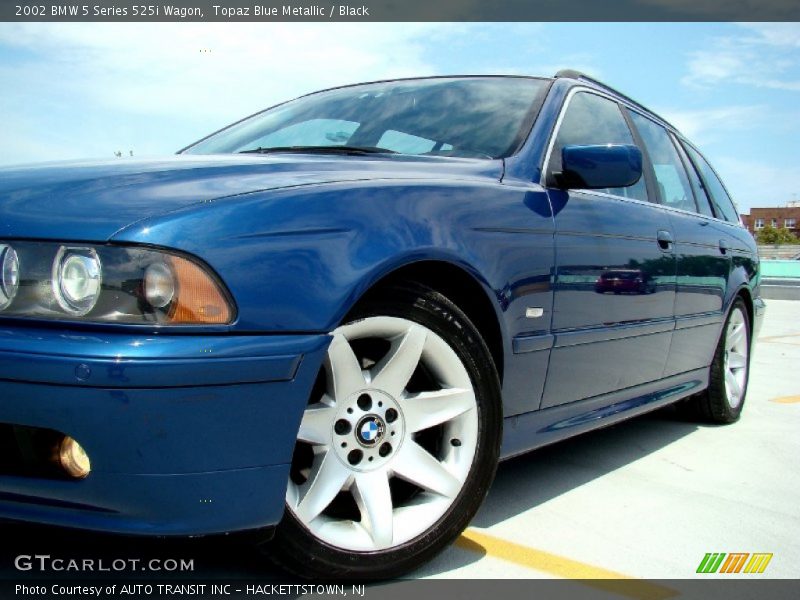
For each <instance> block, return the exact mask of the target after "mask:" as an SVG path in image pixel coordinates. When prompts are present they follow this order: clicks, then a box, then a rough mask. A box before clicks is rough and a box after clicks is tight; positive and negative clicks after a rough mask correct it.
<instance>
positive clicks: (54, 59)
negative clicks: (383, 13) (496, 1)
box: [0, 23, 471, 162]
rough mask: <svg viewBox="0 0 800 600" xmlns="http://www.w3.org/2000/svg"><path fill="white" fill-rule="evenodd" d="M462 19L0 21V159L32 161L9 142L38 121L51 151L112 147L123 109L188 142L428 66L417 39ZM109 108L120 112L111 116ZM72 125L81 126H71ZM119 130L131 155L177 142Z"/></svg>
mask: <svg viewBox="0 0 800 600" xmlns="http://www.w3.org/2000/svg"><path fill="white" fill-rule="evenodd" d="M470 27H471V26H470V25H464V24H437V23H427V24H426V23H419V24H417V23H411V24H408V23H389V24H377V23H367V24H356V23H339V24H336V25H335V26H331V25H330V24H328V23H309V24H305V23H236V24H230V23H199V24H191V23H157V24H129V23H106V24H103V25H102V26H98V25H97V24H94V23H70V24H58V23H36V24H30V23H25V24H10V23H5V24H0V48H5V52H6V56H9V57H10V59H9V60H5V59H4V60H3V62H2V63H1V64H0V88H2V89H3V94H2V95H0V131H4V133H3V134H2V137H3V138H4V139H5V140H6V143H5V144H3V145H5V146H6V149H2V148H0V161H4V162H9V161H11V162H20V160H37V159H40V157H41V155H40V154H34V155H30V156H29V152H26V151H25V150H24V148H23V145H22V143H20V144H17V140H21V139H27V140H31V139H37V138H39V139H41V137H42V134H43V133H47V134H48V137H49V131H47V128H46V127H45V126H44V124H45V123H48V121H51V122H52V125H53V127H50V130H51V131H52V130H53V129H56V128H57V129H58V131H57V132H55V135H62V134H63V135H64V136H69V135H70V134H71V137H70V139H68V140H67V141H68V142H69V144H67V145H66V146H60V148H61V150H59V151H56V152H54V154H53V156H60V155H61V154H64V153H66V154H67V155H68V156H85V155H95V154H96V153H97V151H98V150H99V149H101V148H102V153H103V154H108V153H109V152H110V150H111V149H112V148H114V147H115V146H113V143H114V142H112V141H109V140H108V139H107V138H108V137H109V136H108V132H107V131H105V129H108V130H114V129H116V130H117V131H120V130H125V129H126V127H127V126H126V123H125V119H126V117H127V120H128V121H129V122H133V121H134V120H136V121H138V122H140V123H141V122H142V117H144V118H145V119H146V118H149V117H151V118H152V119H153V122H156V121H158V122H167V123H173V124H174V128H173V127H171V128H170V129H174V130H175V131H178V130H180V131H187V132H191V133H186V136H188V137H186V138H185V139H184V138H181V142H185V143H189V142H191V141H193V140H194V139H197V137H199V136H200V135H203V134H206V133H209V132H211V131H213V130H215V129H217V128H219V127H221V126H223V125H226V124H227V123H230V122H231V121H233V120H236V119H238V118H241V117H243V116H246V115H248V114H251V113H253V112H255V111H257V110H260V109H263V108H266V107H267V106H270V105H272V104H275V103H276V102H280V101H283V100H287V99H289V98H292V97H294V96H297V95H300V94H303V93H307V92H311V91H314V90H317V89H321V88H325V87H330V86H335V85H341V84H346V83H354V82H358V81H366V80H371V79H384V78H394V77H403V76H412V75H428V74H436V73H435V68H434V67H433V66H432V65H431V64H429V63H428V62H427V61H426V59H425V55H424V54H425V48H426V42H427V41H428V40H429V39H430V38H435V39H438V40H442V39H445V40H446V39H448V37H452V38H456V39H457V38H458V37H460V36H463V35H465V33H466V32H467V31H468V30H469V29H470ZM9 50H11V51H9ZM34 111H36V112H34ZM116 117H119V121H113V122H109V119H115V118H116ZM132 117H133V118H132ZM59 119H60V120H59ZM17 120H20V122H17ZM65 120H68V121H70V122H65ZM4 121H6V122H4ZM26 123H27V124H28V125H29V127H27V128H26ZM79 124H80V125H81V127H82V129H81V131H80V132H79V134H78V135H75V131H74V130H75V129H76V128H78V125H79ZM12 125H13V128H14V130H15V131H16V133H17V134H18V135H15V141H14V148H13V150H12V149H8V148H7V143H8V140H9V135H10V134H11V128H12ZM70 129H72V131H70ZM43 130H44V131H43ZM67 131H69V132H70V133H69V134H67V133H66V132H67ZM128 133H130V135H129V136H128V137H126V139H125V142H124V143H128V141H129V145H133V146H135V147H136V149H137V151H138V152H137V153H138V154H142V153H143V152H157V153H162V152H164V151H171V150H175V149H176V148H177V146H176V147H171V146H167V147H163V146H162V145H160V144H163V143H164V141H163V140H164V139H167V138H168V137H169V136H168V135H162V136H160V137H161V138H162V140H161V141H160V142H158V141H155V140H152V139H146V138H145V136H144V133H143V132H141V131H139V132H137V131H131V132H128ZM164 133H165V134H167V133H169V132H164ZM20 136H21V137H20ZM173 138H174V135H173ZM59 142H61V140H59ZM172 142H173V143H174V139H173V140H172ZM167 143H169V142H167ZM108 144H111V146H108ZM179 144H180V142H179ZM35 145H36V144H34V146H35ZM124 147H128V146H127V145H126V146H124ZM63 148H68V149H67V150H64V149H63ZM12 152H13V156H10V154H11V153H12Z"/></svg>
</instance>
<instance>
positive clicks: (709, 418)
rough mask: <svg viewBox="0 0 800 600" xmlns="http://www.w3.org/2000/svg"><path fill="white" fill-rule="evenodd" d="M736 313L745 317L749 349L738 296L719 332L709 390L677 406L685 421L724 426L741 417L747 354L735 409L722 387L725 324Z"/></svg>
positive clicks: (742, 305) (743, 308) (747, 374)
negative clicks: (741, 387)
mask: <svg viewBox="0 0 800 600" xmlns="http://www.w3.org/2000/svg"><path fill="white" fill-rule="evenodd" d="M736 312H739V313H740V314H741V315H742V316H743V317H744V323H745V330H746V335H747V347H748V348H750V347H751V339H750V336H751V324H750V317H749V313H748V311H747V306H746V305H745V303H744V300H742V298H741V297H739V298H737V299H736V300H735V301H734V303H733V305H732V306H731V309H730V311H729V312H728V316H727V318H726V319H725V324H724V325H723V327H722V333H721V334H720V337H719V342H718V343H717V349H716V351H715V352H714V360H713V362H712V363H711V373H710V376H709V384H708V389H706V390H705V391H703V392H701V393H700V394H695V395H694V396H691V397H690V398H687V399H686V400H684V401H683V402H682V403H681V404H680V405H679V409H680V412H681V413H682V415H683V416H684V417H686V418H689V419H691V420H696V421H700V422H704V423H715V424H719V425H727V424H730V423H735V422H736V421H738V420H739V417H740V416H741V414H742V408H743V407H744V402H745V399H746V396H747V384H748V382H749V379H750V354H749V352H748V355H747V365H746V367H745V369H746V371H745V380H744V381H745V383H744V387H743V390H742V394H741V399H740V401H739V402H738V404H737V405H736V406H731V404H730V403H729V402H728V395H727V391H726V386H725V352H726V339H727V331H728V325H729V323H730V322H731V319H732V318H733V316H734V314H735V313H736Z"/></svg>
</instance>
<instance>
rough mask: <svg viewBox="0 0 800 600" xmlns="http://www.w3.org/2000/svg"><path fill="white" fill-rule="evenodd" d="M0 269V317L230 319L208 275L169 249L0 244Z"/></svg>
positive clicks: (220, 289) (225, 298) (229, 306)
mask: <svg viewBox="0 0 800 600" xmlns="http://www.w3.org/2000/svg"><path fill="white" fill-rule="evenodd" d="M20 265H22V267H21V268H20ZM0 267H2V271H0V314H2V315H3V316H15V317H32V318H39V319H42V318H44V319H61V320H63V319H77V320H81V321H92V322H115V323H129V324H144V323H153V324H163V325H208V324H227V323H231V322H232V321H233V320H234V316H235V312H234V308H233V302H232V301H231V300H230V295H229V294H228V293H227V291H226V289H225V287H224V286H223V285H222V283H221V282H220V281H219V279H218V278H217V277H216V276H215V275H214V273H213V272H212V271H211V270H210V269H209V268H208V267H207V266H205V265H204V264H202V263H200V262H199V261H197V260H195V259H193V258H190V257H184V256H180V255H177V254H174V253H172V252H167V251H159V250H154V249H151V248H140V247H123V246H111V245H108V246H105V245H92V246H89V245H85V246H78V245H75V246H69V245H62V244H50V243H40V242H14V248H13V249H12V248H11V246H10V245H9V244H6V243H2V242H0Z"/></svg>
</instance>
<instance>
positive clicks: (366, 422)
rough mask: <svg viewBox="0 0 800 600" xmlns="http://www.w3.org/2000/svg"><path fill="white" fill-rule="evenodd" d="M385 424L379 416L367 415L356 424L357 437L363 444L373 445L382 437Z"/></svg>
mask: <svg viewBox="0 0 800 600" xmlns="http://www.w3.org/2000/svg"><path fill="white" fill-rule="evenodd" d="M384 430H385V426H384V424H383V421H382V420H381V418H380V417H377V416H375V415H367V416H366V417H364V418H363V419H362V420H361V422H360V423H359V424H358V438H359V441H360V442H361V443H362V444H364V445H365V446H374V445H375V444H376V443H377V442H378V440H379V439H380V438H382V437H383V432H384Z"/></svg>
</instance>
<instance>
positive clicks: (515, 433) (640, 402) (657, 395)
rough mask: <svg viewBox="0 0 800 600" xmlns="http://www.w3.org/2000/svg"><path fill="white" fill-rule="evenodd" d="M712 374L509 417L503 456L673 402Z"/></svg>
mask: <svg viewBox="0 0 800 600" xmlns="http://www.w3.org/2000/svg"><path fill="white" fill-rule="evenodd" d="M708 376H709V370H708V368H703V369H697V370H694V371H688V372H686V373H680V374H678V375H673V376H671V377H668V378H666V379H662V380H660V381H655V382H652V383H646V384H643V385H638V386H635V387H631V388H627V389H624V390H620V391H616V392H612V393H610V394H603V395H602V396H595V397H594V398H588V399H586V400H579V401H578V402H571V403H570V404H563V405H559V406H553V407H551V408H546V409H544V410H538V411H534V412H529V413H525V414H521V415H515V416H513V417H507V418H506V419H505V422H504V424H503V444H502V447H501V450H500V458H501V460H504V459H507V458H511V457H513V456H517V455H518V454H524V453H525V452H529V451H530V450H534V449H536V448H540V447H542V446H546V445H548V444H552V443H554V442H559V441H561V440H565V439H567V438H570V437H572V436H574V435H578V434H581V433H584V432H586V431H591V430H592V429H599V428H600V427H607V426H608V425H613V424H614V423H619V422H620V421H624V420H625V419H630V418H632V417H636V416H638V415H642V414H644V413H647V412H650V411H652V410H656V409H657V408H661V407H663V406H667V405H669V404H673V403H674V402H677V401H678V400H681V399H682V398H685V397H687V396H691V395H692V394H696V393H698V392H701V391H702V390H704V389H705V388H707V387H708Z"/></svg>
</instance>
